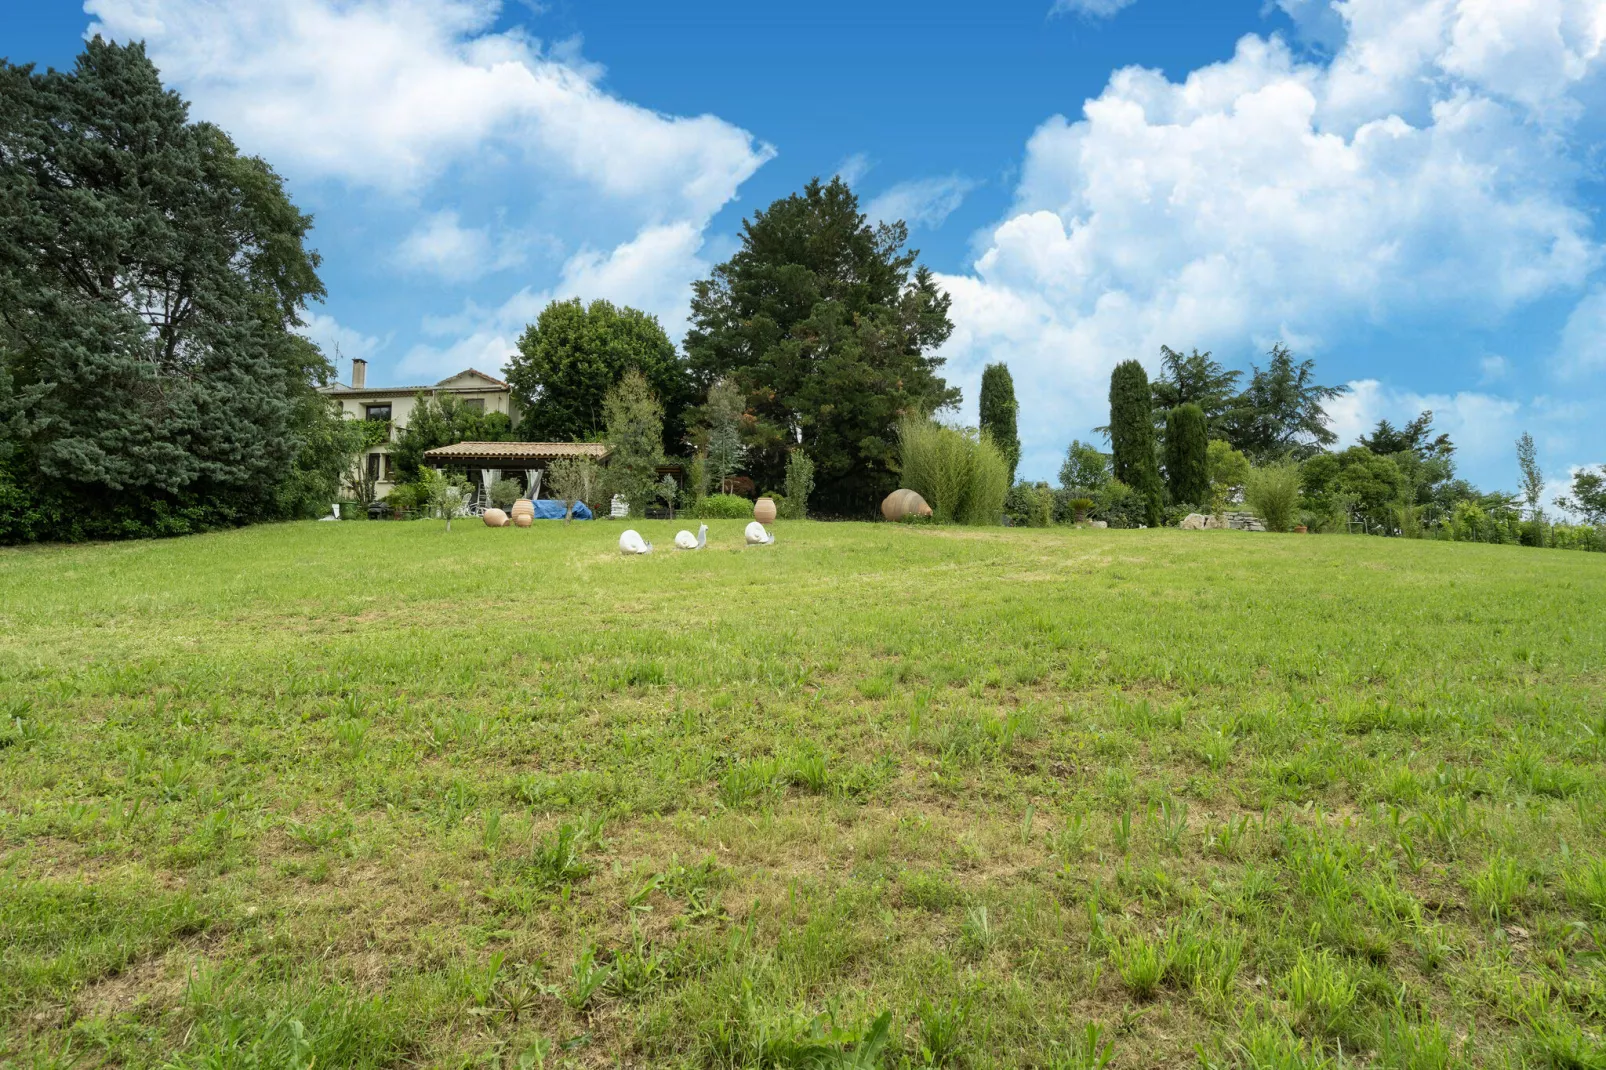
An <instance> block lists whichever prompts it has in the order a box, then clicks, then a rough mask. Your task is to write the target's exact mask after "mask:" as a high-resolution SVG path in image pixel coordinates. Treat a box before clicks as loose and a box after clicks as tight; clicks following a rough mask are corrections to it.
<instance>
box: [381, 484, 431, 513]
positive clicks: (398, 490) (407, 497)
mask: <svg viewBox="0 0 1606 1070" xmlns="http://www.w3.org/2000/svg"><path fill="white" fill-rule="evenodd" d="M385 504H386V505H388V506H390V508H391V509H392V510H401V511H403V512H414V511H416V510H419V509H422V508H423V507H424V491H423V488H422V487H421V486H419V485H418V484H417V483H403V484H401V485H400V486H397V487H392V488H391V489H390V493H389V494H387V495H385Z"/></svg>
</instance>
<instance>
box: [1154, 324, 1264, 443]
mask: <svg viewBox="0 0 1606 1070" xmlns="http://www.w3.org/2000/svg"><path fill="white" fill-rule="evenodd" d="M1242 376H1243V373H1242V372H1236V371H1228V370H1227V369H1226V368H1224V367H1222V365H1221V364H1220V362H1218V361H1216V360H1213V359H1212V358H1211V356H1210V354H1209V353H1201V352H1199V351H1198V350H1197V349H1195V350H1194V351H1193V352H1192V353H1191V354H1189V355H1188V356H1183V355H1182V354H1181V353H1179V352H1177V351H1176V350H1174V349H1172V348H1171V347H1170V346H1161V347H1160V375H1159V376H1158V377H1157V378H1156V379H1155V380H1154V382H1153V383H1152V384H1151V386H1150V389H1151V391H1152V392H1153V394H1154V413H1155V417H1156V419H1157V420H1164V419H1165V417H1166V414H1167V413H1169V412H1170V411H1171V410H1172V409H1174V408H1176V407H1177V406H1178V405H1197V406H1199V408H1200V409H1201V410H1203V412H1204V416H1205V424H1206V431H1207V432H1208V434H1209V436H1210V437H1211V438H1221V437H1223V436H1224V434H1225V431H1226V426H1227V422H1228V420H1229V419H1230V418H1231V416H1232V413H1233V410H1235V409H1236V408H1237V407H1238V404H1239V393H1238V380H1239V379H1240V378H1242ZM1156 426H1157V427H1158V426H1159V425H1158V424H1156Z"/></svg>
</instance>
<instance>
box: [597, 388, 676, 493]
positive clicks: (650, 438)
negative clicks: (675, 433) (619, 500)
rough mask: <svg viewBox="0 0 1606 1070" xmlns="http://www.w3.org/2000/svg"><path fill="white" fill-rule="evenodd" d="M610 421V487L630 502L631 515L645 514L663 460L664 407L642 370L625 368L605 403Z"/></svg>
mask: <svg viewBox="0 0 1606 1070" xmlns="http://www.w3.org/2000/svg"><path fill="white" fill-rule="evenodd" d="M602 410H603V416H604V418H605V420H606V423H607V433H606V441H607V443H608V469H607V477H606V479H605V481H604V482H605V485H606V487H607V489H608V490H610V491H612V492H613V493H615V494H618V495H620V496H622V497H623V498H624V499H625V501H627V502H629V503H630V515H631V516H634V517H639V516H643V515H645V513H646V510H647V505H648V503H649V502H651V501H652V500H653V498H654V497H655V496H656V494H657V486H658V465H659V464H661V463H662V462H663V456H664V455H663V449H662V443H663V427H664V410H663V406H662V405H660V404H659V403H658V399H657V398H656V397H654V396H653V393H652V389H651V387H649V386H648V384H647V380H646V379H645V378H644V377H643V376H642V375H641V373H639V372H635V371H630V372H626V373H625V376H624V378H623V379H621V380H620V381H619V385H618V386H616V387H614V388H613V389H612V390H610V391H609V392H608V396H607V398H606V399H604V401H603V404H602Z"/></svg>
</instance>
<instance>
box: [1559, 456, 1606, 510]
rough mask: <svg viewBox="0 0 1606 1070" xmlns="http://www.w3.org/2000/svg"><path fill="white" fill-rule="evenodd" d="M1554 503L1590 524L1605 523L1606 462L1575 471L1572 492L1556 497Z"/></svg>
mask: <svg viewBox="0 0 1606 1070" xmlns="http://www.w3.org/2000/svg"><path fill="white" fill-rule="evenodd" d="M1556 504H1557V505H1559V506H1561V507H1562V508H1563V509H1566V510H1569V511H1570V512H1574V513H1577V514H1578V515H1579V516H1581V517H1583V518H1584V519H1585V520H1586V521H1587V522H1589V523H1591V524H1606V464H1603V465H1600V466H1598V467H1596V468H1583V469H1580V470H1579V471H1577V472H1575V473H1574V474H1573V485H1572V493H1571V494H1568V495H1567V496H1565V497H1562V498H1557V499H1556Z"/></svg>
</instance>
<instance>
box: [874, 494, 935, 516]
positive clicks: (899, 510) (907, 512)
mask: <svg viewBox="0 0 1606 1070" xmlns="http://www.w3.org/2000/svg"><path fill="white" fill-rule="evenodd" d="M881 515H882V516H884V517H886V518H887V519H888V520H891V521H892V522H894V523H896V522H898V521H899V520H902V519H904V518H905V517H909V516H930V515H931V506H929V505H927V504H926V499H924V498H922V497H921V496H920V495H918V494H916V493H915V492H914V491H912V490H907V489H906V490H895V491H893V492H892V493H891V494H889V495H887V496H886V499H885V500H883V501H882V503H881Z"/></svg>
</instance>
